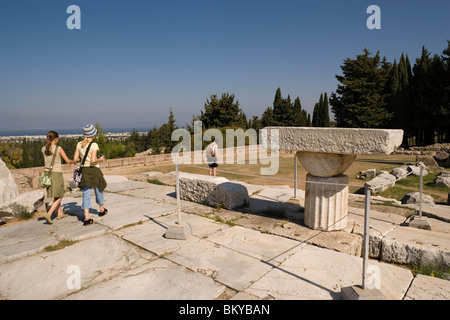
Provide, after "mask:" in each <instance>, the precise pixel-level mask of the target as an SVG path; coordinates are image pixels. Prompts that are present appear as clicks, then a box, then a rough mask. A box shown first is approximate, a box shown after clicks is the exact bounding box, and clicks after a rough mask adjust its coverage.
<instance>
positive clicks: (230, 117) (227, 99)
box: [198, 93, 246, 128]
mask: <svg viewBox="0 0 450 320" xmlns="http://www.w3.org/2000/svg"><path fill="white" fill-rule="evenodd" d="M234 99H235V95H234V94H231V95H230V94H229V93H223V94H222V97H221V98H220V99H218V98H217V95H216V94H213V95H211V96H210V98H209V99H206V103H205V105H204V111H203V110H202V111H201V114H200V116H199V117H198V119H199V120H200V121H202V123H203V126H204V128H222V127H232V126H240V125H241V123H242V120H243V112H242V109H241V108H240V107H239V101H238V100H236V102H235V101H234ZM245 121H246V120H245Z"/></svg>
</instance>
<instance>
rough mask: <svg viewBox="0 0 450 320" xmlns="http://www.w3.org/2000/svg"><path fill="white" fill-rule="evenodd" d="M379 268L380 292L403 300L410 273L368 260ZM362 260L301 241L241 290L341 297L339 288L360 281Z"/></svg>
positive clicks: (277, 296)
mask: <svg viewBox="0 0 450 320" xmlns="http://www.w3.org/2000/svg"><path fill="white" fill-rule="evenodd" d="M370 264H371V265H372V264H373V265H375V266H377V267H378V268H379V269H380V275H381V277H380V280H381V287H380V291H382V292H383V294H384V295H385V296H386V297H387V298H388V299H402V298H403V296H404V294H405V292H406V290H407V289H408V287H409V285H410V283H411V281H412V279H413V275H412V274H411V272H410V271H409V270H407V269H403V268H399V267H395V266H391V265H388V264H383V263H378V262H376V261H371V262H370ZM361 274H362V259H361V258H358V257H354V256H350V255H346V254H343V253H340V252H335V251H332V250H328V249H323V248H318V247H315V246H311V245H307V244H303V245H302V246H301V247H300V248H299V250H297V251H296V252H295V253H294V254H293V255H291V256H290V257H289V258H287V259H286V260H285V261H284V262H282V263H281V264H280V265H279V266H276V267H274V268H273V269H272V270H271V271H270V272H269V273H267V274H266V275H265V276H264V277H262V278H261V279H259V280H257V281H255V282H254V283H253V284H252V285H251V286H250V287H249V288H247V289H245V290H244V291H245V292H246V293H248V294H251V295H254V296H256V297H258V298H260V299H263V298H267V297H273V298H275V299H282V300H291V299H296V300H297V299H298V300H303V299H308V300H309V299H313V300H317V299H320V300H329V299H341V293H340V292H341V289H342V288H343V287H347V286H352V285H361V283H362V276H361Z"/></svg>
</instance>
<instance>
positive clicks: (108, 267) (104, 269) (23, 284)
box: [0, 235, 156, 300]
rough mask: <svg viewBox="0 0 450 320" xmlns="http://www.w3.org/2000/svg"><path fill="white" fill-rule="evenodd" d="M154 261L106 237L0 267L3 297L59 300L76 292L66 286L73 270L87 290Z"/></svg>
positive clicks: (118, 241)
mask: <svg viewBox="0 0 450 320" xmlns="http://www.w3.org/2000/svg"><path fill="white" fill-rule="evenodd" d="M154 259H156V256H155V255H153V254H151V253H149V252H146V251H144V250H140V249H138V248H137V247H135V246H132V245H130V244H128V243H127V242H126V241H123V240H121V239H119V238H117V237H116V236H114V235H104V236H100V237H97V238H95V239H90V240H87V241H81V242H79V243H75V244H73V245H72V246H69V247H66V248H65V249H62V250H57V251H53V252H45V253H40V254H36V255H33V256H31V257H26V258H23V259H18V260H15V261H13V262H11V263H7V264H0V278H1V281H0V296H2V297H3V298H6V299H14V300H21V299H58V298H62V297H65V296H67V295H68V294H71V293H73V292H75V291H76V288H69V287H68V285H67V283H68V279H69V277H70V275H71V274H72V273H71V272H69V273H68V272H67V271H68V268H69V267H70V266H77V267H78V268H79V271H80V276H81V283H80V285H81V288H85V287H89V286H91V285H93V284H96V283H101V282H103V281H104V280H107V279H109V278H111V277H115V276H117V275H118V274H121V273H122V272H125V271H127V270H130V269H134V268H137V267H140V266H142V265H144V264H146V263H148V262H149V261H152V260H154ZM69 270H70V269H69ZM97 298H99V299H100V298H101V297H97Z"/></svg>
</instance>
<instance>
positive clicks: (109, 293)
mask: <svg viewBox="0 0 450 320" xmlns="http://www.w3.org/2000/svg"><path fill="white" fill-rule="evenodd" d="M224 290H225V286H223V285H220V284H217V283H216V282H214V281H213V280H212V279H211V278H209V277H207V276H205V275H203V274H201V273H198V272H193V271H191V270H188V269H186V268H184V267H182V266H180V265H177V264H175V263H173V262H170V261H168V260H166V259H158V260H156V261H152V262H150V263H148V264H146V265H144V266H142V267H140V268H137V269H134V270H131V271H128V272H126V273H123V274H121V275H120V276H119V277H116V278H114V279H112V280H110V281H107V282H103V283H100V284H98V285H95V286H91V287H89V288H88V289H86V290H83V291H80V292H78V293H75V294H73V295H71V296H69V297H67V299H70V300H78V299H82V300H96V299H101V300H103V299H107V300H213V299H214V298H216V297H218V296H219V295H220V294H221V293H222V292H223V291H224Z"/></svg>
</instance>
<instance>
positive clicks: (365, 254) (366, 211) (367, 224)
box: [362, 184, 370, 289]
mask: <svg viewBox="0 0 450 320" xmlns="http://www.w3.org/2000/svg"><path fill="white" fill-rule="evenodd" d="M365 191H366V192H365V195H366V197H365V202H364V243H363V245H364V251H363V277H362V287H363V289H368V288H367V267H368V262H369V227H370V188H369V186H368V185H367V184H366V185H365Z"/></svg>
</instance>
